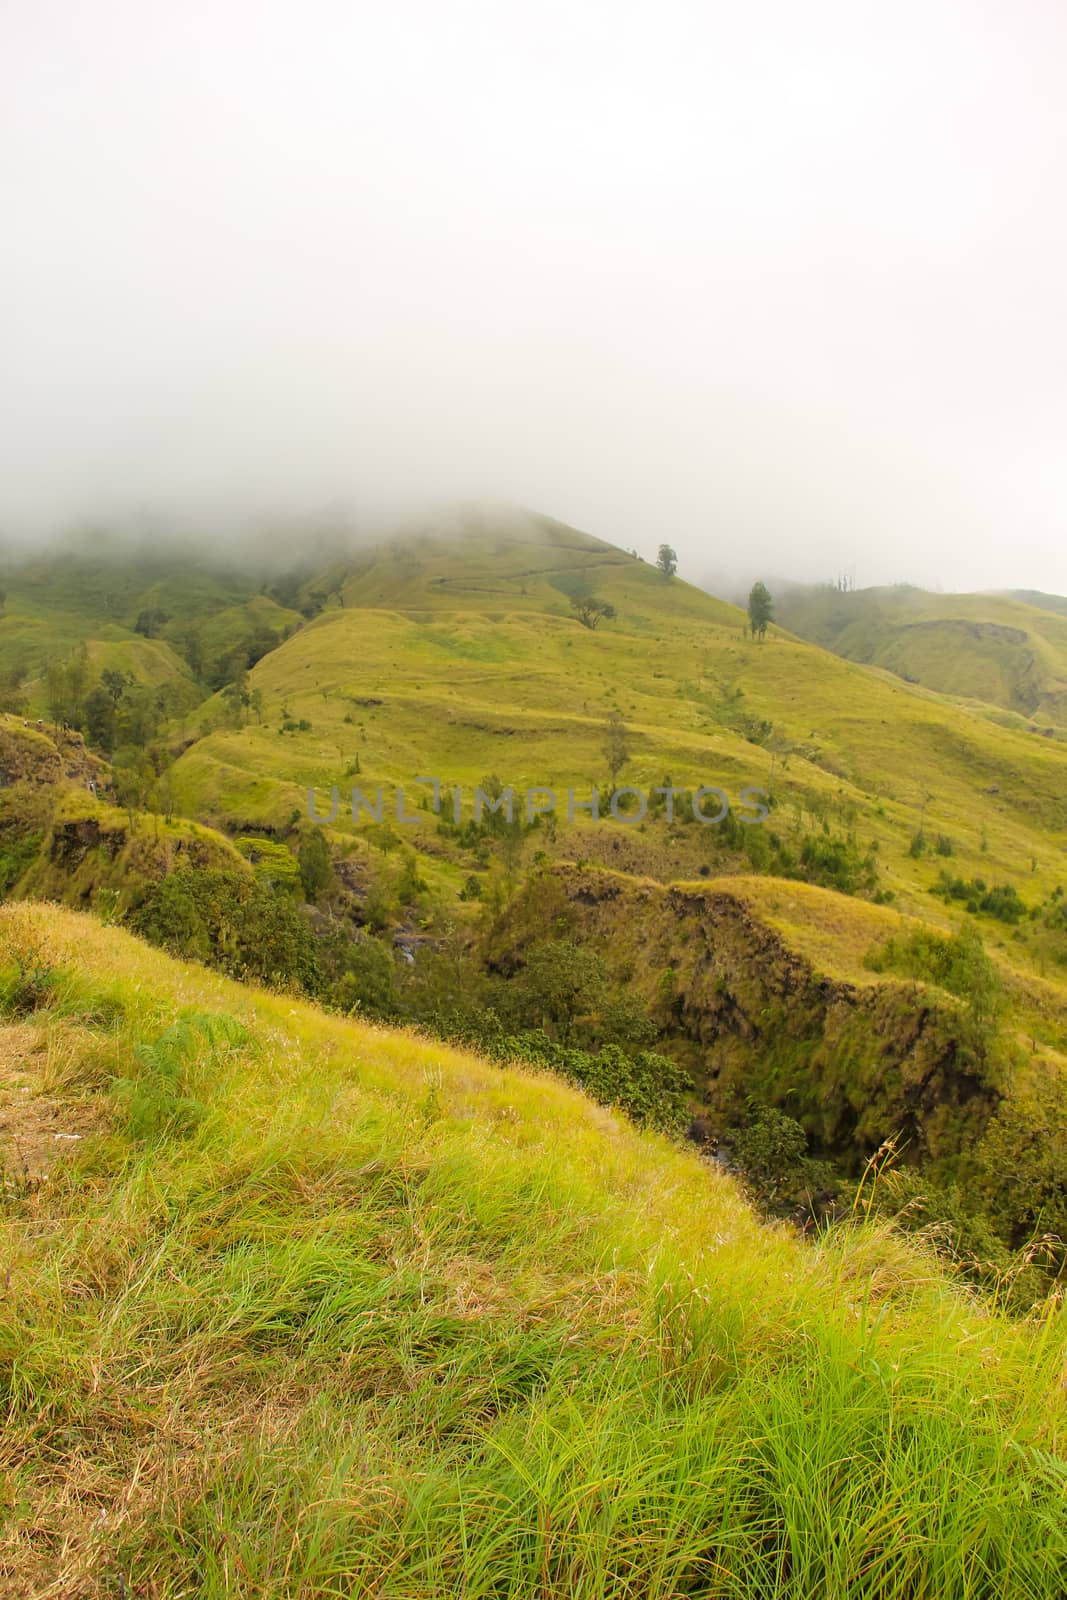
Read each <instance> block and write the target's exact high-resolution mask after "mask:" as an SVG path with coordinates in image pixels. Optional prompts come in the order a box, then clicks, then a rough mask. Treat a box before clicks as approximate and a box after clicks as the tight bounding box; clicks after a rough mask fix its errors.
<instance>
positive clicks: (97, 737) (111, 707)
mask: <svg viewBox="0 0 1067 1600" xmlns="http://www.w3.org/2000/svg"><path fill="white" fill-rule="evenodd" d="M85 731H86V732H87V733H88V735H89V742H90V744H95V745H97V746H98V747H99V749H101V750H103V751H105V753H107V754H109V755H110V753H111V751H112V750H113V749H114V748H115V702H114V700H112V698H111V696H110V695H109V694H108V692H107V690H106V689H105V688H104V686H103V684H102V683H98V684H97V686H96V688H95V689H90V691H89V694H88V696H87V697H86V701H85Z"/></svg>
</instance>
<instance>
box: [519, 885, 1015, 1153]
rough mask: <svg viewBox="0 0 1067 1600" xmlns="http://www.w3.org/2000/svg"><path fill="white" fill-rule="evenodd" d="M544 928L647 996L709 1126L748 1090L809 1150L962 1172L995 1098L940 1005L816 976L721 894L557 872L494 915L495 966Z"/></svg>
mask: <svg viewBox="0 0 1067 1600" xmlns="http://www.w3.org/2000/svg"><path fill="white" fill-rule="evenodd" d="M546 927H551V928H553V929H554V930H555V931H556V932H557V933H558V934H560V935H563V936H568V937H574V938H578V939H580V940H582V941H585V940H588V941H590V942H591V943H593V944H594V945H595V946H596V947H597V948H598V949H599V950H600V952H601V954H602V955H603V956H604V957H605V959H606V960H607V961H608V962H609V964H610V965H611V967H612V969H613V970H614V971H615V973H616V975H617V976H619V977H620V978H621V979H622V980H623V981H624V982H626V983H628V984H630V985H632V987H633V988H634V989H635V990H636V991H637V992H638V993H640V994H641V996H642V997H643V999H644V1000H645V1002H646V1004H647V1005H648V1006H649V1008H650V1010H651V1011H652V1012H653V1014H654V1015H655V1016H656V1017H657V1018H658V1020H659V1021H660V1022H661V1024H662V1026H663V1027H664V1030H665V1034H666V1035H667V1037H668V1038H669V1039H670V1040H671V1041H673V1045H674V1049H675V1051H676V1053H677V1054H678V1055H679V1057H680V1058H681V1059H684V1060H685V1062H686V1064H687V1066H689V1068H690V1070H691V1071H692V1072H693V1075H694V1079H695V1081H696V1082H697V1085H698V1089H699V1091H700V1095H701V1098H702V1100H703V1102H704V1115H705V1117H706V1119H707V1123H708V1125H709V1127H711V1128H712V1129H715V1128H717V1127H722V1126H726V1125H727V1124H729V1123H730V1122H731V1121H736V1120H737V1117H738V1115H739V1114H740V1113H741V1112H743V1109H744V1105H745V1101H746V1099H747V1097H748V1096H749V1095H753V1096H755V1097H756V1098H757V1099H758V1100H759V1101H760V1102H763V1103H768V1104H772V1105H776V1106H779V1107H780V1108H781V1109H782V1110H784V1111H787V1112H788V1113H789V1114H790V1115H791V1116H793V1117H796V1118H797V1120H798V1121H800V1122H801V1123H802V1124H803V1126H804V1127H805V1129H806V1131H807V1133H808V1135H809V1138H810V1140H811V1144H812V1149H813V1151H814V1152H815V1153H823V1154H826V1155H828V1156H833V1157H834V1158H835V1159H836V1160H838V1161H844V1162H847V1163H850V1164H858V1163H860V1162H862V1161H863V1160H864V1159H865V1158H866V1157H867V1156H868V1155H869V1154H870V1153H871V1152H872V1151H874V1150H876V1149H877V1148H878V1146H879V1145H880V1144H881V1143H882V1141H883V1140H884V1139H886V1138H888V1137H891V1136H892V1137H895V1138H897V1139H898V1140H899V1141H901V1142H902V1143H904V1144H906V1146H907V1148H908V1152H909V1156H910V1158H911V1159H914V1160H920V1161H924V1162H929V1163H932V1164H934V1165H942V1164H943V1165H944V1166H945V1167H946V1170H949V1169H951V1170H957V1169H958V1166H959V1161H958V1158H959V1157H960V1155H961V1153H965V1152H966V1151H967V1150H968V1149H969V1148H971V1147H972V1146H973V1144H974V1142H975V1141H976V1140H977V1139H978V1138H979V1137H980V1135H981V1133H982V1132H983V1130H984V1128H985V1126H986V1124H987V1122H988V1120H989V1117H990V1116H991V1115H992V1113H993V1111H994V1110H995V1108H996V1106H997V1104H998V1103H999V1101H1000V1098H1001V1096H1000V1093H999V1091H998V1088H997V1084H996V1079H995V1073H994V1071H993V1069H992V1068H991V1067H990V1066H989V1064H988V1063H987V1062H986V1061H985V1060H983V1059H979V1058H978V1057H977V1056H976V1055H975V1054H974V1052H973V1051H972V1050H971V1049H970V1048H969V1047H968V1045H967V1044H966V1042H965V1040H966V1030H965V1028H964V1027H963V1026H962V1016H961V1012H960V1010H959V1008H958V1007H957V1006H956V1005H955V1003H954V1002H953V1001H951V1000H950V999H949V998H948V997H947V996H941V995H940V994H939V993H935V992H931V991H927V990H924V989H923V988H921V987H920V986H918V985H914V984H911V983H903V982H899V981H895V980H879V981H875V980H874V979H873V977H872V981H871V982H870V983H849V982H845V981H842V980H841V979H838V978H833V977H828V976H826V975H825V974H820V973H819V972H817V971H816V970H815V969H814V968H813V967H812V965H811V963H810V962H809V961H807V960H806V959H805V958H804V957H803V956H802V955H801V954H799V953H798V952H797V951H796V950H793V949H791V948H790V947H789V946H788V945H787V944H786V942H785V941H784V939H783V938H782V937H781V935H780V934H779V933H778V932H777V931H776V930H775V929H773V928H771V927H769V926H768V925H767V924H766V923H764V922H762V921H761V920H760V918H759V917H758V916H757V915H756V914H755V913H754V912H753V911H752V909H751V908H750V907H749V906H748V905H746V904H745V902H744V901H743V900H742V899H741V898H740V897H739V896H737V895H733V894H731V893H730V892H729V891H728V890H724V889H723V888H722V886H721V885H718V886H716V887H714V888H711V887H709V888H707V889H703V888H700V887H699V886H694V885H690V884H686V885H667V886H661V885H658V884H654V883H650V882H648V881H647V880H637V879H628V878H625V877H623V876H621V875H618V874H613V873H608V872H602V871H597V870H593V869H590V868H588V867H584V868H577V867H571V866H560V867H557V868H554V869H552V870H551V871H548V872H546V873H545V874H544V875H543V876H542V878H541V879H540V880H538V881H536V882H535V883H532V884H531V885H530V886H529V887H528V888H527V889H526V890H525V891H524V892H523V894H522V895H520V896H519V897H518V899H517V900H516V901H515V902H514V904H513V906H512V907H511V908H510V910H509V911H508V912H507V913H506V915H505V917H504V918H503V919H502V922H501V924H500V925H499V927H498V928H497V929H496V930H495V932H494V935H493V939H492V948H491V951H490V960H491V964H492V965H493V966H495V967H496V968H497V969H498V970H500V971H508V970H514V969H515V968H516V967H517V966H520V965H521V964H522V961H523V958H524V956H523V953H524V950H525V949H526V948H527V947H528V945H529V944H530V943H532V942H533V941H534V940H535V939H537V938H543V937H544V936H545V929H546Z"/></svg>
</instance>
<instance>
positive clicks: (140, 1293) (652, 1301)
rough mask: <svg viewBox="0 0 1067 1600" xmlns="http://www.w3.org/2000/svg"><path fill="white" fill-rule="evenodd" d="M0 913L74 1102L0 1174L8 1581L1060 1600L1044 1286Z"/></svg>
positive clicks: (60, 1099) (31, 1056)
mask: <svg viewBox="0 0 1067 1600" xmlns="http://www.w3.org/2000/svg"><path fill="white" fill-rule="evenodd" d="M0 921H2V925H3V947H2V950H0V956H2V958H3V960H4V962H5V963H6V968H5V970H6V971H7V972H8V974H9V975H10V974H13V975H14V976H13V978H12V980H11V982H10V983H9V984H8V986H7V988H6V989H5V994H6V996H7V1003H8V1010H9V1013H11V1012H12V1011H13V1012H14V1017H15V1020H13V1021H12V1022H11V1023H9V1024H8V1025H7V1027H6V1028H5V1030H4V1035H3V1037H4V1041H5V1046H6V1050H7V1057H8V1059H9V1060H11V1059H12V1058H13V1057H14V1056H16V1055H17V1056H18V1059H19V1060H20V1061H21V1062H22V1065H23V1069H24V1070H25V1071H26V1072H28V1073H30V1074H31V1076H32V1075H34V1074H35V1075H36V1079H35V1084H34V1087H35V1088H37V1089H39V1090H40V1091H41V1092H44V1093H47V1094H48V1095H50V1096H51V1097H52V1098H53V1101H54V1103H55V1105H56V1107H57V1116H58V1118H59V1122H58V1123H57V1124H56V1125H58V1126H60V1127H61V1126H62V1121H63V1118H64V1116H66V1117H71V1116H73V1115H74V1113H75V1111H78V1112H80V1113H81V1114H82V1115H83V1116H84V1115H90V1116H91V1117H92V1118H94V1119H95V1126H96V1132H95V1133H94V1134H92V1135H91V1136H88V1137H86V1138H85V1139H83V1140H82V1142H81V1143H79V1144H76V1145H74V1146H71V1145H67V1146H66V1147H65V1152H64V1154H63V1155H62V1157H61V1159H60V1160H58V1161H56V1162H55V1163H54V1164H53V1165H52V1167H51V1170H50V1173H49V1174H48V1176H47V1177H44V1178H40V1179H34V1178H32V1176H31V1178H30V1179H26V1178H25V1177H24V1178H23V1181H22V1182H21V1183H18V1184H11V1185H8V1186H7V1188H6V1189H5V1191H4V1193H5V1198H4V1204H3V1211H2V1216H0V1224H2V1227H0V1232H2V1238H3V1249H4V1259H5V1261H6V1262H7V1263H8V1280H7V1292H6V1295H5V1298H4V1301H3V1307H4V1309H3V1316H2V1321H0V1371H2V1373H3V1385H4V1407H5V1431H4V1437H3V1444H2V1447H0V1448H2V1455H0V1462H2V1466H3V1472H4V1480H3V1481H4V1494H5V1502H4V1503H5V1506H6V1513H7V1518H6V1527H5V1531H4V1535H3V1543H2V1544H0V1559H2V1562H3V1567H2V1569H0V1570H3V1572H4V1575H5V1581H6V1582H7V1583H8V1584H9V1585H10V1586H11V1592H12V1593H43V1592H45V1590H46V1588H48V1587H52V1588H53V1589H54V1592H56V1593H64V1594H71V1595H73V1594H78V1595H79V1596H96V1595H105V1594H107V1595H112V1594H115V1593H119V1592H121V1589H122V1588H123V1587H124V1588H125V1591H126V1593H127V1594H134V1593H145V1594H147V1593H155V1594H156V1595H158V1596H166V1597H168V1600H169V1597H178V1596H182V1597H184V1596H189V1597H192V1596H196V1597H197V1600H215V1597H219V1600H221V1597H224V1596H225V1597H227V1600H229V1597H233V1596H247V1597H249V1600H251V1597H256V1600H270V1597H275V1596H277V1597H282V1596H285V1597H296V1596H300V1597H303V1600H310V1597H320V1596H321V1597H325V1596H340V1595H356V1594H368V1595H369V1594H375V1595H381V1596H389V1597H394V1596H395V1597H400V1596H404V1597H406V1600H411V1597H421V1596H442V1597H444V1596H449V1597H451V1596H458V1595H463V1596H466V1597H469V1600H482V1597H484V1600H489V1597H493V1600H496V1597H500V1596H530V1597H531V1600H533V1597H535V1596H536V1597H538V1600H544V1597H559V1600H565V1597H566V1600H570V1597H575V1596H578V1597H587V1600H594V1597H596V1600H600V1597H603V1596H611V1597H619V1600H622V1597H624V1596H625V1597H627V1600H632V1597H637V1596H640V1597H642V1600H652V1597H657V1600H668V1597H671V1600H674V1597H677V1596H683V1595H693V1596H696V1595H700V1596H723V1597H732V1596H738V1597H740V1596H746V1597H747V1596H767V1597H770V1596H774V1597H776V1600H785V1597H796V1600H810V1597H812V1596H827V1597H829V1596H843V1595H849V1596H870V1597H872V1600H873V1597H874V1596H878V1597H879V1600H893V1597H897V1596H899V1597H904V1596H907V1597H909V1600H911V1597H914V1596H917V1595H929V1596H931V1597H933V1596H937V1597H956V1596H959V1597H965V1596H966V1597H989V1600H992V1597H994V1596H995V1597H998V1600H999V1597H1001V1596H1005V1595H1009V1594H1010V1595H1012V1596H1016V1595H1017V1596H1027V1597H1034V1600H1036V1597H1039V1596H1048V1597H1050V1600H1051V1597H1052V1596H1055V1595H1059V1594H1060V1593H1061V1592H1062V1573H1063V1570H1064V1564H1065V1562H1067V1524H1065V1523H1064V1520H1063V1516H1062V1501H1063V1494H1064V1489H1065V1486H1067V1464H1065V1462H1064V1459H1063V1454H1062V1452H1063V1447H1064V1444H1065V1440H1067V1435H1065V1431H1064V1429H1065V1416H1064V1404H1063V1387H1062V1380H1063V1374H1064V1358H1065V1353H1067V1342H1065V1328H1064V1324H1063V1313H1062V1311H1060V1310H1059V1309H1058V1308H1056V1307H1053V1306H1050V1307H1048V1308H1047V1309H1046V1310H1045V1311H1044V1312H1043V1313H1042V1315H1041V1316H1039V1317H1035V1318H1034V1319H1033V1320H1032V1321H1029V1322H1026V1323H1012V1322H1009V1321H1008V1320H1006V1319H1005V1318H1004V1317H1003V1316H1001V1315H1000V1314H999V1313H997V1312H995V1311H994V1310H992V1309H991V1308H990V1307H989V1306H988V1305H986V1304H982V1303H980V1302H978V1301H977V1300H975V1299H972V1298H968V1297H967V1296H966V1295H964V1294H963V1293H962V1292H961V1291H959V1290H957V1289H955V1288H954V1287H953V1286H952V1285H951V1284H950V1283H949V1282H948V1281H946V1280H945V1279H944V1278H943V1277H942V1276H941V1275H940V1274H939V1273H938V1272H937V1271H936V1270H935V1268H934V1267H933V1265H932V1264H931V1262H930V1261H929V1260H927V1259H926V1258H925V1257H923V1256H922V1255H921V1254H918V1253H916V1252H915V1251H914V1250H913V1248H911V1247H909V1246H907V1245H905V1244H904V1243H903V1242H902V1241H899V1240H897V1239H895V1238H894V1237H893V1236H892V1235H891V1234H888V1233H886V1232H885V1231H884V1230H882V1229H878V1228H875V1227H873V1226H863V1225H857V1226H855V1227H854V1228H852V1229H851V1230H849V1229H845V1230H842V1231H841V1232H839V1234H838V1235H837V1236H832V1237H828V1238H827V1239H825V1240H824V1241H822V1242H821V1243H818V1244H816V1245H814V1246H812V1245H806V1244H804V1243H802V1242H801V1241H800V1240H799V1239H798V1238H796V1237H795V1236H793V1235H792V1234H790V1233H789V1232H787V1231H785V1230H781V1229H772V1228H768V1227H764V1226H761V1225H760V1224H758V1223H757V1222H756V1221H755V1219H754V1218H753V1216H752V1214H751V1213H750V1212H749V1211H748V1209H747V1208H746V1206H745V1205H744V1203H743V1201H742V1200H741V1198H740V1196H739V1194H738V1193H737V1191H736V1189H735V1188H734V1187H733V1185H732V1183H731V1182H730V1181H729V1180H727V1179H726V1178H724V1177H722V1176H720V1175H718V1174H716V1173H715V1172H714V1171H713V1170H710V1169H709V1168H707V1167H706V1166H704V1165H702V1164H701V1163H700V1162H699V1161H698V1160H697V1159H696V1157H695V1156H693V1155H690V1154H687V1153H685V1152H683V1151H681V1150H678V1149H675V1148H674V1147H672V1146H671V1145H669V1144H668V1143H667V1142H666V1141H664V1140H663V1139H660V1138H656V1137H654V1136H650V1135H642V1134H639V1133H637V1132H636V1131H635V1130H634V1129H632V1128H630V1127H629V1126H626V1125H624V1124H623V1123H622V1122H620V1121H619V1120H618V1119H617V1118H616V1117H615V1116H613V1115H611V1114H609V1113H607V1112H606V1111H603V1110H601V1109H599V1108H597V1107H595V1106H594V1105H592V1104H591V1103H590V1102H589V1101H587V1100H585V1099H584V1098H583V1097H582V1096H581V1095H580V1094H578V1093H577V1092H576V1091H574V1090H572V1089H570V1088H568V1087H567V1086H565V1085H563V1084H562V1083H560V1082H558V1081H556V1080H552V1079H547V1078H542V1077H538V1076H536V1075H532V1074H529V1073H525V1072H520V1071H517V1070H501V1069H498V1068H494V1067H490V1066H489V1065H487V1064H486V1063H485V1062H483V1061H481V1060H479V1059H478V1058H476V1057H473V1056H469V1055H465V1054H462V1053H459V1052H456V1051H454V1050H450V1049H446V1048H444V1047H442V1046H439V1045H436V1044H431V1043H427V1042H421V1041H419V1040H418V1039H416V1038H413V1037H411V1036H408V1035H405V1034H403V1033H391V1032H388V1031H386V1030H382V1029H375V1028H367V1027H363V1026H360V1025H358V1024H356V1023H353V1022H343V1021H340V1020H337V1019H331V1018H329V1017H326V1016H324V1015H322V1014H320V1013H318V1012H316V1011H315V1010H314V1008H312V1007H310V1006H307V1005H304V1004H300V1003H297V1002H295V1001H294V1000H292V999H291V998H289V997H286V996H270V995H267V994H263V993H257V992H255V991H251V990H248V989H246V988H242V987H241V986H239V985H236V984H233V983H229V982H226V981H224V980H222V979H220V978H215V977H212V976H211V975H209V974H206V973H204V972H202V971H200V970H198V969H195V968H192V967H188V966H183V965H181V964H179V963H175V962H172V961H169V960H168V959H167V958H166V957H164V956H162V955H160V954H159V953H158V952H153V951H150V950H148V949H147V948H146V947H144V946H142V945H140V944H138V943H137V941H135V940H133V939H132V938H131V937H129V936H128V935H126V934H124V933H122V932H120V931H119V930H117V929H114V928H101V927H100V926H99V925H97V924H95V923H93V922H91V921H89V920H88V919H86V918H84V917H80V916H77V915H75V914H73V913H70V912H62V911H58V910H56V909H50V908H44V907H14V908H10V907H9V908H6V909H5V910H4V912H3V913H2V914H0ZM42 975H44V976H42ZM49 975H50V976H49ZM46 979H47V981H46ZM20 996H22V997H24V998H23V999H22V1000H21V1002H20V1000H19V997H20ZM34 1006H36V1007H37V1009H32V1007H34ZM32 1098H33V1097H32V1096H30V1097H27V1096H22V1097H21V1104H22V1106H23V1107H25V1106H26V1105H27V1103H29V1102H30V1101H32ZM72 1149H73V1150H74V1152H75V1153H74V1154H68V1153H66V1152H68V1151H70V1150H72Z"/></svg>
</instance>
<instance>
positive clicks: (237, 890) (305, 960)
mask: <svg viewBox="0 0 1067 1600" xmlns="http://www.w3.org/2000/svg"><path fill="white" fill-rule="evenodd" d="M130 922H131V926H132V927H133V928H134V930H135V931H136V932H138V933H140V934H141V935H142V936H143V937H144V938H146V939H148V940H150V941H151V942H152V943H153V944H160V945H163V946H164V948H166V949H168V950H170V951H171V952H172V954H174V955H180V956H190V957H194V958H196V959H199V960H205V961H209V962H211V963H212V964H213V965H215V966H219V967H221V968H222V970H223V971H225V972H228V973H230V974H232V975H233V976H234V977H239V978H248V979H250V980H252V981H257V980H258V981H259V982H262V983H269V984H273V985H277V986H285V985H290V986H292V985H295V986H296V987H298V988H301V989H304V990H305V991H306V992H307V993H309V994H317V993H319V992H320V990H321V987H322V968H321V965H320V961H319V955H318V951H317V949H316V945H315V938H314V935H313V934H312V932H311V930H310V928H309V927H308V924H307V922H306V921H305V920H304V918H303V917H302V916H301V914H300V912H299V911H298V910H297V908H296V907H295V906H294V905H293V903H292V899H291V897H290V896H289V895H287V894H280V893H278V892H276V891H275V890H274V889H273V888H272V887H271V886H270V884H269V883H266V882H263V881H256V882H254V883H250V882H249V881H248V879H247V878H245V877H243V876H241V875H239V874H238V873H235V872H227V871H224V870H222V869H209V868H200V869H198V870H196V871H192V870H190V869H189V868H187V867H183V868H181V869H179V870H178V871H177V872H172V873H170V874H169V875H168V876H167V877H166V878H164V879H163V880H162V881H161V882H160V883H157V884H154V885H153V886H152V887H151V888H150V889H149V891H148V893H147V894H146V895H145V898H144V901H143V902H142V904H141V905H140V907H139V908H138V909H137V911H136V912H135V913H134V914H133V916H132V917H131V919H130Z"/></svg>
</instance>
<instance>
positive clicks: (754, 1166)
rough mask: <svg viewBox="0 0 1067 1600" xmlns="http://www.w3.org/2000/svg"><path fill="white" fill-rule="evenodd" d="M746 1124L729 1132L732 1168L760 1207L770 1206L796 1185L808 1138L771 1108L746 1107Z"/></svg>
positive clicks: (796, 1124)
mask: <svg viewBox="0 0 1067 1600" xmlns="http://www.w3.org/2000/svg"><path fill="white" fill-rule="evenodd" d="M749 1109H750V1121H748V1122H747V1123H746V1124H745V1125H744V1126H743V1127H741V1128H738V1129H735V1130H732V1132H731V1137H732V1140H733V1155H734V1161H735V1163H736V1165H737V1166H738V1167H739V1168H740V1169H741V1171H742V1172H743V1173H744V1175H745V1177H746V1178H747V1179H748V1181H749V1183H750V1184H751V1185H752V1187H753V1189H754V1190H755V1192H756V1194H757V1196H758V1197H759V1199H760V1201H761V1203H763V1204H765V1205H773V1204H774V1203H775V1202H777V1201H778V1200H779V1199H780V1197H781V1195H782V1194H783V1192H785V1191H788V1190H791V1189H792V1188H794V1187H795V1186H796V1184H797V1181H798V1179H799V1178H800V1176H801V1174H802V1172H803V1164H804V1159H805V1157H806V1155H807V1151H808V1137H807V1134H806V1133H805V1132H804V1129H803V1128H802V1127H801V1125H800V1123H799V1122H797V1121H796V1120H795V1119H794V1118H793V1117H790V1116H787V1115H786V1114H785V1112H783V1111H780V1110H778V1109H777V1107H775V1106H762V1107H760V1106H756V1105H751V1106H750V1108H749Z"/></svg>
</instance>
